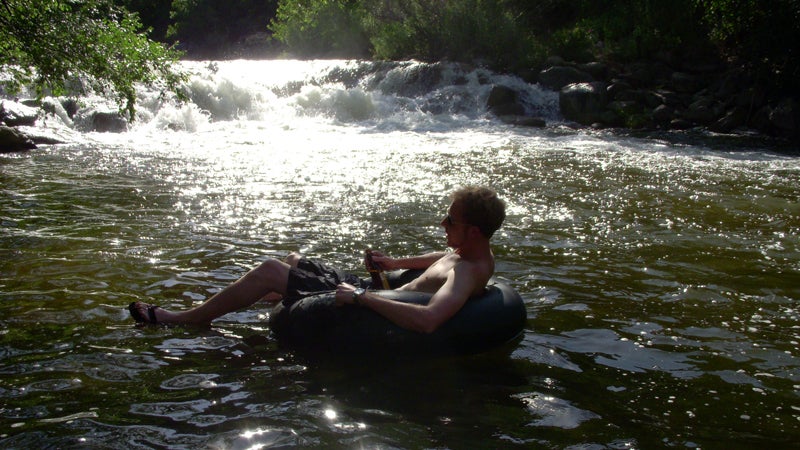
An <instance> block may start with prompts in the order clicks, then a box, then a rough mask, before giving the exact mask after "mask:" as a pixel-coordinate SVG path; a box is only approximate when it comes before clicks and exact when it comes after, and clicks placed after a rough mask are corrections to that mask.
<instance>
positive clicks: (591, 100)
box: [558, 81, 608, 125]
mask: <svg viewBox="0 0 800 450" xmlns="http://www.w3.org/2000/svg"><path fill="white" fill-rule="evenodd" d="M558 104H559V106H560V108H561V114H562V115H563V116H564V117H565V118H566V119H567V120H572V121H575V122H578V123H580V124H582V125H591V124H593V123H595V122H603V121H604V119H605V118H606V117H605V112H606V105H607V104H608V96H607V93H606V83H603V82H600V81H595V82H592V83H573V84H570V85H568V86H566V87H564V88H563V89H561V92H560V93H559V95H558Z"/></svg>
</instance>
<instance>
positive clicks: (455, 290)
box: [336, 264, 478, 333]
mask: <svg viewBox="0 0 800 450" xmlns="http://www.w3.org/2000/svg"><path fill="white" fill-rule="evenodd" d="M469 271H470V270H469V268H468V267H465V265H463V264H459V265H457V266H456V267H454V268H453V270H451V271H450V272H449V273H448V275H447V281H445V283H444V285H442V287H441V288H440V289H439V290H438V291H436V293H435V294H433V297H431V300H430V301H429V302H428V304H427V305H418V304H414V303H403V302H397V301H394V300H391V299H387V298H384V297H381V296H379V295H376V294H375V293H373V292H369V291H367V292H366V293H365V294H364V295H362V296H361V299H360V303H361V305H362V306H363V307H366V308H370V309H372V310H373V311H375V312H377V313H378V314H380V315H382V316H384V317H386V318H387V319H389V320H391V321H392V322H394V323H395V324H397V325H399V326H401V327H403V328H406V329H409V330H412V331H417V332H420V333H432V332H434V331H436V329H437V328H439V326H441V325H442V324H443V323H445V322H446V321H447V320H449V319H450V318H451V317H453V316H454V315H455V314H456V313H457V312H458V311H459V310H460V309H461V307H462V306H464V303H465V302H466V301H467V299H468V298H469V296H470V293H472V291H473V289H474V288H475V286H474V283H475V280H476V279H477V278H478V277H474V276H470V274H469V273H468V272H469ZM354 289H355V288H354V287H353V286H351V285H349V284H346V283H343V284H340V285H339V287H338V288H337V290H336V302H337V303H339V304H343V303H353V290H354Z"/></svg>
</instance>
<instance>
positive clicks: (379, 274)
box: [366, 249, 389, 289]
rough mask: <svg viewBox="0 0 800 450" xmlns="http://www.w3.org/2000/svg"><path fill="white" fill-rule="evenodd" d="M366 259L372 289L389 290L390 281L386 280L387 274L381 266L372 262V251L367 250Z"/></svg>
mask: <svg viewBox="0 0 800 450" xmlns="http://www.w3.org/2000/svg"><path fill="white" fill-rule="evenodd" d="M366 257H367V270H368V271H369V276H370V277H371V278H372V288H373V289H389V280H388V279H387V278H386V272H384V271H383V268H382V267H381V266H380V264H378V263H376V262H375V261H373V260H372V250H370V249H367V250H366Z"/></svg>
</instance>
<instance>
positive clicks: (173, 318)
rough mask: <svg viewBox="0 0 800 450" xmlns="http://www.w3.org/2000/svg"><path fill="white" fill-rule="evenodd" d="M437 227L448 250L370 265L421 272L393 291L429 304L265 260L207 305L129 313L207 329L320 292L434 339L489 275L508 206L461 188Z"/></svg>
mask: <svg viewBox="0 0 800 450" xmlns="http://www.w3.org/2000/svg"><path fill="white" fill-rule="evenodd" d="M451 200H452V202H451V204H450V207H449V208H448V210H447V216H445V218H444V219H442V222H441V225H442V226H443V227H444V229H445V234H446V235H447V246H448V247H451V248H453V249H454V251H453V252H435V253H429V254H426V255H421V256H416V257H410V258H397V259H396V258H391V257H389V256H386V255H383V254H381V253H379V252H373V261H374V262H375V263H377V264H379V265H380V266H381V267H382V268H384V269H386V270H394V269H425V271H424V272H423V273H422V274H421V275H420V276H419V277H418V278H416V279H415V280H413V281H411V282H410V283H408V284H406V285H404V286H401V287H399V288H398V290H408V291H422V292H428V293H431V294H433V297H431V300H430V301H429V302H428V304H427V305H417V304H411V303H403V302H397V301H394V300H390V299H387V298H384V297H381V296H380V295H378V294H376V293H374V292H371V291H368V290H366V287H367V286H366V285H365V283H364V282H362V281H361V280H360V279H359V278H358V277H357V276H355V275H352V274H347V273H344V272H342V271H339V270H336V269H332V268H330V267H327V266H325V265H323V264H320V263H318V262H316V261H310V260H308V259H306V258H304V257H302V256H301V255H299V254H296V253H292V254H290V255H289V256H288V257H287V258H286V260H285V261H280V260H277V259H270V260H267V261H265V262H263V263H262V264H261V265H259V266H258V267H256V268H255V269H253V270H251V271H250V272H248V273H247V274H245V275H244V276H243V277H242V278H240V279H239V280H237V281H236V282H234V283H233V284H231V285H230V286H228V287H226V288H225V289H223V290H222V291H220V292H219V293H217V294H215V295H214V296H213V297H211V298H210V299H208V300H207V301H206V302H205V303H203V304H201V305H199V306H197V307H195V308H192V309H189V310H186V311H181V312H173V311H167V310H165V309H162V308H159V307H158V306H152V305H148V304H146V303H142V302H134V303H131V304H130V305H129V307H128V309H129V310H130V312H131V316H133V318H134V319H135V320H136V321H137V322H139V323H147V324H156V323H183V324H208V323H210V322H211V321H212V320H214V319H216V318H217V317H220V316H222V315H224V314H227V313H229V312H232V311H235V310H238V309H241V308H245V307H247V306H250V305H252V304H253V303H255V302H257V301H259V300H261V299H266V300H267V301H272V302H273V303H274V302H277V301H279V300H280V299H281V298H286V299H287V300H290V299H296V298H298V297H302V296H304V295H309V294H310V293H318V292H320V291H333V290H335V291H336V303H337V304H340V305H341V304H347V303H355V304H358V305H361V306H363V307H366V308H370V309H372V310H373V311H375V312H377V313H379V314H381V315H383V316H385V317H386V318H387V319H389V320H391V321H392V322H394V323H396V324H397V325H399V326H401V327H403V328H407V329H409V330H413V331H418V332H422V333H431V332H433V331H435V330H436V329H437V328H438V327H439V326H440V325H441V324H443V323H444V322H445V321H447V320H448V319H449V318H450V317H452V316H453V315H455V314H456V313H457V312H458V310H459V309H461V307H462V306H463V305H464V303H465V302H466V301H467V299H468V298H469V297H471V296H473V295H477V294H480V293H481V292H483V289H484V288H485V287H486V283H487V282H488V281H489V278H490V277H491V276H492V274H493V273H494V255H493V254H492V250H491V247H490V244H489V239H490V238H491V237H492V235H493V234H494V232H495V231H496V230H497V229H498V228H500V225H502V223H503V220H504V219H505V203H504V202H503V201H502V200H500V199H499V198H498V197H497V194H496V193H495V192H494V191H493V190H491V189H489V188H484V187H472V186H471V187H465V188H461V189H459V190H457V191H455V192H453V193H452V194H451Z"/></svg>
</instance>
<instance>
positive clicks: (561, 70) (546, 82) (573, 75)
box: [539, 66, 594, 91]
mask: <svg viewBox="0 0 800 450" xmlns="http://www.w3.org/2000/svg"><path fill="white" fill-rule="evenodd" d="M591 81H594V78H593V77H592V76H591V75H589V74H588V73H586V72H583V71H581V70H578V69H576V68H574V67H569V66H555V67H549V68H547V69H544V70H542V71H541V72H539V83H540V84H541V85H543V86H545V87H547V88H550V89H552V90H554V91H559V90H561V89H562V88H564V86H567V85H570V84H573V83H588V82H591Z"/></svg>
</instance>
